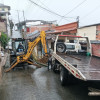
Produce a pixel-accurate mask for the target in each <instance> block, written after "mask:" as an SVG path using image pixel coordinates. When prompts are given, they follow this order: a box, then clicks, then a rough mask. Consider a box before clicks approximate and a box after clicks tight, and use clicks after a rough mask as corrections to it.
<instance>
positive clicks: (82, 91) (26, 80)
mask: <svg viewBox="0 0 100 100" xmlns="http://www.w3.org/2000/svg"><path fill="white" fill-rule="evenodd" d="M80 83H81V84H73V85H71V86H66V87H62V86H61V85H60V81H59V74H55V73H53V72H52V71H47V68H46V67H42V68H38V69H32V68H29V69H27V70H24V69H17V70H15V71H11V72H9V73H5V74H4V77H3V79H2V83H1V84H0V100H100V97H89V96H88V95H87V94H88V90H87V87H86V85H85V84H84V83H83V82H80Z"/></svg>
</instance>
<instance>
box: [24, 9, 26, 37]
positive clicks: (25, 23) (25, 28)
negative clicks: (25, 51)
mask: <svg viewBox="0 0 100 100" xmlns="http://www.w3.org/2000/svg"><path fill="white" fill-rule="evenodd" d="M23 18H24V23H25V34H23V38H25V37H26V20H25V14H24V10H23Z"/></svg>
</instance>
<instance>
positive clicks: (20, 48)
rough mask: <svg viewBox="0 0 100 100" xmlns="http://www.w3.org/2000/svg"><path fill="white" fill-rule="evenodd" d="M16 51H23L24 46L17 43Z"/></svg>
mask: <svg viewBox="0 0 100 100" xmlns="http://www.w3.org/2000/svg"><path fill="white" fill-rule="evenodd" d="M17 51H18V52H23V51H24V47H23V46H22V44H21V43H19V45H18V48H17Z"/></svg>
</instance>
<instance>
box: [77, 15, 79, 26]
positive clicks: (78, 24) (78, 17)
mask: <svg viewBox="0 0 100 100" xmlns="http://www.w3.org/2000/svg"><path fill="white" fill-rule="evenodd" d="M76 21H77V22H78V27H79V16H77V18H76Z"/></svg>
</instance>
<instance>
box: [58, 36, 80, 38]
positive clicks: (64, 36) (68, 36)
mask: <svg viewBox="0 0 100 100" xmlns="http://www.w3.org/2000/svg"><path fill="white" fill-rule="evenodd" d="M59 36H64V37H75V38H82V37H81V36H74V35H59Z"/></svg>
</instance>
